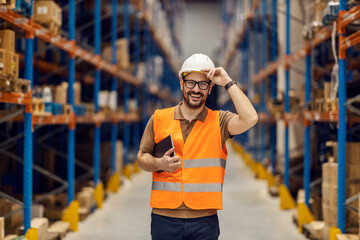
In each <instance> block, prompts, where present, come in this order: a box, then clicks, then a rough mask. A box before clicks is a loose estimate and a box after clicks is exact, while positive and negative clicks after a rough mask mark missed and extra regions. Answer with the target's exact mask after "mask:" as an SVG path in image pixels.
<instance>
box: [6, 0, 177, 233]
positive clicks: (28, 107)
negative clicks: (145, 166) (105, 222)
mask: <svg viewBox="0 0 360 240" xmlns="http://www.w3.org/2000/svg"><path fill="white" fill-rule="evenodd" d="M27 2H28V1H17V5H16V6H17V7H16V10H12V9H9V8H7V7H5V6H0V18H1V19H3V20H4V21H6V22H8V23H10V24H12V25H13V26H14V27H15V28H17V29H21V30H23V31H24V32H25V34H26V41H25V53H24V63H25V64H24V78H25V79H28V80H30V81H31V87H33V86H32V85H33V82H34V81H33V79H34V77H33V76H34V69H33V66H34V64H33V62H34V60H35V59H34V58H33V54H34V41H36V38H38V39H42V40H43V41H45V42H47V43H48V44H49V46H51V48H56V49H59V50H62V51H63V53H62V55H63V58H65V59H66V58H67V59H68V64H67V65H68V84H69V88H68V104H70V105H71V106H73V107H74V90H73V87H72V86H73V84H74V82H75V70H76V64H77V61H78V60H82V61H83V62H86V63H87V64H90V65H91V66H92V67H93V68H94V69H95V73H94V75H95V87H94V103H93V104H94V106H95V112H96V113H95V114H94V115H93V116H75V114H74V113H71V114H70V115H65V114H63V115H56V116H54V115H51V116H33V115H32V93H31V92H30V94H20V93H12V92H0V102H1V103H12V104H20V105H23V106H24V108H25V113H24V115H23V116H17V117H16V118H13V121H15V122H23V123H24V133H23V136H24V144H23V145H24V149H23V159H24V166H23V170H24V171H23V202H24V204H23V207H24V235H25V234H31V231H28V230H29V229H30V221H31V206H32V202H33V184H32V183H33V178H34V177H33V169H34V170H36V171H40V172H42V173H45V174H46V175H47V176H48V177H50V178H52V179H56V180H59V182H61V183H62V186H61V187H60V188H58V189H56V190H54V191H52V192H53V193H55V192H61V191H64V190H65V189H67V201H68V206H69V207H70V208H71V205H72V203H73V201H74V199H75V182H76V180H77V179H75V176H76V174H75V165H81V166H82V167H83V168H84V169H86V170H87V171H88V173H90V174H93V181H94V184H95V187H96V189H98V188H100V190H96V191H100V193H101V188H102V187H99V184H100V141H101V124H102V123H110V124H111V172H112V174H113V175H114V174H116V169H115V164H116V163H115V161H116V159H115V156H116V141H117V139H118V138H119V137H120V138H121V139H123V141H124V158H125V164H126V166H128V165H129V164H130V163H131V161H133V160H134V159H132V160H130V159H129V155H130V149H131V147H133V148H134V149H135V148H137V147H138V145H139V139H140V133H141V130H142V128H143V127H144V124H145V123H146V122H147V120H148V117H149V116H148V111H147V109H148V107H149V102H156V101H160V100H161V101H163V102H164V103H166V104H172V103H176V102H177V100H178V99H177V98H175V97H173V96H174V94H173V93H172V92H176V91H177V88H178V86H176V87H175V88H174V84H173V83H172V80H173V78H174V76H175V77H176V76H177V69H178V65H177V64H178V63H177V62H176V61H175V59H177V55H178V54H181V48H180V45H179V41H178V39H177V37H176V36H177V35H176V34H173V33H172V36H173V37H172V42H173V44H174V46H176V49H178V51H176V52H174V51H170V49H169V46H166V45H165V44H164V43H163V40H162V39H161V38H160V37H159V34H158V32H157V31H158V29H156V28H155V27H154V24H153V22H152V21H151V19H150V18H149V17H148V14H149V9H147V6H144V7H143V8H140V7H139V5H138V1H131V2H130V1H129V0H125V1H124V2H123V3H122V4H123V7H124V11H123V22H124V24H123V26H124V28H125V33H124V34H123V35H124V37H125V38H127V39H130V37H131V36H130V35H131V32H130V19H131V17H132V16H135V17H134V18H135V23H134V25H135V26H134V35H135V44H134V45H135V50H134V53H133V59H134V69H135V70H134V73H131V72H128V71H125V70H122V69H119V68H118V67H117V59H116V54H115V53H116V44H115V42H116V40H117V38H118V36H119V35H120V33H119V32H118V19H119V17H120V15H119V6H118V5H119V3H118V1H116V0H112V1H111V2H110V3H109V2H106V1H104V2H103V3H105V4H110V6H111V9H112V12H111V28H110V32H111V34H110V35H111V46H112V56H111V63H109V62H107V61H106V60H104V59H103V58H102V57H101V39H102V37H103V36H104V35H105V34H104V33H102V31H101V28H102V27H103V26H102V25H103V24H102V21H104V18H102V16H101V14H102V13H101V9H102V6H103V3H102V1H101V0H95V6H94V23H93V24H94V28H95V30H94V32H93V34H94V35H93V38H94V41H93V43H94V48H93V49H94V52H92V51H91V50H89V49H91V48H89V46H88V45H86V44H85V46H82V42H79V40H78V38H77V36H76V35H77V34H78V33H79V32H78V31H77V29H76V26H77V24H76V13H77V4H81V3H82V2H83V1H75V0H69V1H59V2H60V4H61V5H62V7H63V9H66V11H67V16H68V19H67V29H66V27H64V28H63V34H64V35H67V38H65V37H61V36H56V35H54V34H53V33H51V32H50V31H49V30H47V29H46V28H45V27H43V26H41V25H39V24H37V23H35V22H34V20H33V17H32V13H33V10H32V9H33V1H32V0H31V1H29V2H28V3H27ZM175 2H176V3H171V4H170V3H168V2H161V4H163V5H164V6H166V9H167V11H174V9H173V8H181V3H180V2H179V1H175ZM133 6H135V10H134V8H131V7H133ZM180 10H181V9H180ZM172 17H174V16H172ZM141 24H142V26H141ZM169 28H170V27H169ZM170 29H171V28H170ZM66 30H67V31H68V33H66ZM171 31H173V29H171ZM82 34H88V35H90V34H91V33H82ZM141 39H144V42H143V43H142V42H141ZM142 47H143V48H145V51H146V53H145V54H143V56H141V50H140V49H141V48H142ZM65 53H66V54H67V55H68V56H67V57H66V56H65ZM155 55H161V56H162V57H163V59H164V64H163V67H164V71H165V74H164V76H163V78H162V79H161V81H160V85H158V89H157V90H155V91H152V90H151V85H152V83H151V82H149V81H148V80H147V79H149V78H155V76H154V74H155V73H154V71H153V70H154V68H153V67H152V66H149V64H153V57H154V56H155ZM64 56H65V57H64ZM141 57H143V59H144V60H145V61H147V65H148V66H147V69H146V74H147V77H146V78H145V80H144V82H142V81H140V79H138V78H137V77H136V76H137V72H138V69H139V63H140V60H141ZM35 61H36V60H35ZM44 64H45V65H46V66H49V63H47V62H44ZM50 65H51V63H50ZM54 66H56V65H54ZM35 71H36V70H35ZM102 73H104V74H107V75H108V76H111V87H110V89H111V90H112V91H114V92H118V90H119V83H120V84H123V86H120V90H122V91H123V92H119V93H120V94H121V95H122V96H123V100H122V102H123V106H124V113H116V114H111V115H104V114H102V113H100V112H99V104H98V98H97V96H98V92H99V90H100V88H101V78H102ZM163 86H168V87H167V88H162V87H163ZM169 86H170V87H171V88H172V91H171V92H170V90H169ZM131 95H133V97H134V98H135V99H136V105H142V109H143V111H142V112H143V114H142V116H138V114H134V113H132V112H129V99H130V97H131ZM140 99H142V102H140ZM140 122H142V127H141V124H140ZM119 123H121V127H123V128H124V133H123V135H122V136H119V134H118V132H119ZM83 124H87V125H90V126H93V127H94V152H93V158H94V162H93V165H94V167H90V166H87V165H86V164H81V163H79V162H78V161H77V160H76V159H75V144H76V141H75V135H76V130H77V126H78V125H83ZM49 125H63V126H67V153H66V154H64V152H61V151H59V150H56V153H57V154H58V155H60V156H61V157H63V158H65V159H66V161H67V164H66V166H67V170H66V172H67V173H66V176H67V177H66V178H67V180H66V181H65V180H62V179H61V178H59V177H58V176H55V175H54V174H52V173H50V172H48V171H45V170H44V169H42V168H40V167H38V166H36V165H35V164H34V162H33V149H34V148H35V147H36V141H35V140H34V139H35V135H34V136H33V134H35V133H36V129H37V126H49ZM61 129H64V128H61ZM61 129H60V130H56V131H54V132H48V134H47V136H42V137H41V139H42V140H43V139H44V138H45V137H49V136H52V135H54V134H55V132H60V131H61ZM130 129H133V134H132V136H133V143H132V144H131V133H130ZM36 135H37V134H36ZM17 137H18V136H17ZM36 138H37V136H36ZM63 139H65V138H63ZM131 145H132V146H131ZM134 149H133V150H134ZM2 152H4V153H7V152H6V150H2ZM8 156H10V157H12V158H16V157H15V156H13V155H12V154H8ZM16 159H17V160H20V162H21V161H22V159H21V158H16ZM130 174H131V173H130ZM87 175H89V174H87ZM83 177H84V176H83ZM117 177H118V178H119V176H117ZM35 178H36V176H35ZM117 181H119V179H118V180H117ZM3 196H5V197H6V198H8V199H10V200H14V198H13V197H11V196H9V195H6V194H3ZM98 206H99V207H100V206H101V199H100V204H98ZM73 230H76V227H75V228H73Z"/></svg>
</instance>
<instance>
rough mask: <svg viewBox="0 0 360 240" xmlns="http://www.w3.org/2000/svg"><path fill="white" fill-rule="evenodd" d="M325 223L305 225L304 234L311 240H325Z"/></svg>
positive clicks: (315, 222) (318, 222)
mask: <svg viewBox="0 0 360 240" xmlns="http://www.w3.org/2000/svg"><path fill="white" fill-rule="evenodd" d="M323 228H324V222H323V221H313V222H311V223H309V224H303V225H302V227H301V231H302V233H303V234H304V235H305V237H307V238H308V239H310V240H322V239H323Z"/></svg>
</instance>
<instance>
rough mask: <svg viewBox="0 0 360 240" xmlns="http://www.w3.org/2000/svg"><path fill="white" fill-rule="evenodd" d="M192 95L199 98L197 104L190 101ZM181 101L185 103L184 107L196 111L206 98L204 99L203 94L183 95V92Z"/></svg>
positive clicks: (188, 93) (191, 92)
mask: <svg viewBox="0 0 360 240" xmlns="http://www.w3.org/2000/svg"><path fill="white" fill-rule="evenodd" d="M192 94H194V95H195V94H196V95H199V97H200V101H197V102H193V101H192V100H191V95H192ZM183 99H184V102H185V103H186V105H187V106H188V107H189V108H191V109H198V108H200V107H202V106H203V105H204V104H205V102H206V99H207V96H206V97H204V94H203V93H195V92H193V91H189V92H187V93H186V94H185V93H184V91H183Z"/></svg>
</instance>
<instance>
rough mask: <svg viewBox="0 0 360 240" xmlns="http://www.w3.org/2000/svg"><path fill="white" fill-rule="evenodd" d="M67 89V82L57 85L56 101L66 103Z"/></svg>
mask: <svg viewBox="0 0 360 240" xmlns="http://www.w3.org/2000/svg"><path fill="white" fill-rule="evenodd" d="M67 90H68V86H67V83H62V84H61V85H58V86H56V88H55V98H54V102H56V103H60V104H63V105H66V104H67Z"/></svg>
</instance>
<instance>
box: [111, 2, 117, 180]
mask: <svg viewBox="0 0 360 240" xmlns="http://www.w3.org/2000/svg"><path fill="white" fill-rule="evenodd" d="M111 7H112V16H111V47H112V51H111V63H112V64H115V65H117V59H116V52H117V49H116V39H117V17H118V16H117V0H112V1H111ZM117 88H118V86H117V78H116V77H115V76H113V77H112V82H111V90H112V92H113V94H116V93H117ZM116 102H117V98H116ZM117 132H118V122H117V121H116V122H113V124H112V129H111V172H112V174H114V173H116V141H117Z"/></svg>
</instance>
